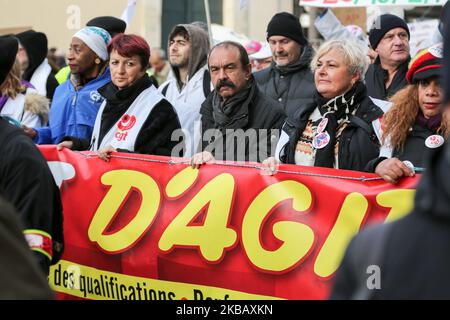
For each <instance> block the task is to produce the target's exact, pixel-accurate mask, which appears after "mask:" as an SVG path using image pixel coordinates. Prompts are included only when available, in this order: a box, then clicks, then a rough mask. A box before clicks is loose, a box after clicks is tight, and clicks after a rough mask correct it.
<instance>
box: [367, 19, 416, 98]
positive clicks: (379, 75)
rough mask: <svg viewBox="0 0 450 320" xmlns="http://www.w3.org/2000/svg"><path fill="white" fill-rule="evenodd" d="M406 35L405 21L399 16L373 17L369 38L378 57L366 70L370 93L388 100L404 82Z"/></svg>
mask: <svg viewBox="0 0 450 320" xmlns="http://www.w3.org/2000/svg"><path fill="white" fill-rule="evenodd" d="M409 38H410V34H409V28H408V25H407V24H406V22H405V21H404V20H403V19H402V18H400V17H397V16H395V15H392V14H383V15H381V16H379V17H378V18H377V19H376V20H375V21H374V23H373V25H372V28H371V29H370V31H369V42H370V46H371V47H372V49H373V50H375V52H376V53H378V58H377V59H376V60H375V62H374V63H373V64H371V65H370V66H369V69H368V70H367V73H366V86H367V93H368V94H369V96H370V97H372V98H376V99H381V100H388V99H389V98H390V97H391V96H393V95H394V94H395V93H396V92H397V91H399V90H400V89H402V88H404V87H405V86H406V85H407V81H406V72H407V71H408V63H409V60H410V56H409Z"/></svg>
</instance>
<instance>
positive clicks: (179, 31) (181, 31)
mask: <svg viewBox="0 0 450 320" xmlns="http://www.w3.org/2000/svg"><path fill="white" fill-rule="evenodd" d="M176 36H182V37H183V38H184V40H186V41H189V40H190V38H189V33H188V31H187V30H186V28H185V27H183V26H176V27H175V28H174V29H173V30H172V32H171V33H170V38H169V41H172V40H173V39H174V38H175V37H176Z"/></svg>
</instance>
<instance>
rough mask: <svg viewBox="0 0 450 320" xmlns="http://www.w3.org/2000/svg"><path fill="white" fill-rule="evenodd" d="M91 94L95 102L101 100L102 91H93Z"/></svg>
mask: <svg viewBox="0 0 450 320" xmlns="http://www.w3.org/2000/svg"><path fill="white" fill-rule="evenodd" d="M89 96H90V97H91V100H92V101H94V102H99V101H100V100H101V99H102V96H101V95H100V93H98V91H91V93H90V94H89Z"/></svg>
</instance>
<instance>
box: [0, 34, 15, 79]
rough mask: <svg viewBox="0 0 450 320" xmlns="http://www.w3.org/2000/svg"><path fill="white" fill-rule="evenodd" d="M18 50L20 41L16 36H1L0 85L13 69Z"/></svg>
mask: <svg viewBox="0 0 450 320" xmlns="http://www.w3.org/2000/svg"><path fill="white" fill-rule="evenodd" d="M18 50H19V43H18V41H17V39H16V38H15V37H12V36H3V37H0V86H1V85H2V84H3V81H5V79H6V76H8V73H9V72H10V71H11V69H12V67H13V65H14V62H15V61H16V55H17V51H18Z"/></svg>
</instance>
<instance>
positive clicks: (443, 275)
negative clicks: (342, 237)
mask: <svg viewBox="0 0 450 320" xmlns="http://www.w3.org/2000/svg"><path fill="white" fill-rule="evenodd" d="M449 170H450V146H449V145H448V144H447V145H446V146H445V147H444V148H439V149H438V150H436V152H434V153H433V155H432V157H431V163H430V166H429V168H428V169H427V172H426V173H425V174H424V175H423V177H422V179H421V181H420V183H419V186H418V188H417V191H416V196H415V200H414V209H413V211H412V213H410V214H409V215H407V216H406V217H404V218H402V219H400V220H398V221H395V222H393V223H390V224H386V225H377V226H375V227H371V228H368V229H366V230H364V231H362V232H361V233H360V234H358V235H357V236H356V237H355V238H354V239H353V240H352V241H351V242H350V245H349V246H348V248H347V252H346V253H345V256H344V260H343V262H342V265H341V267H340V268H339V270H338V273H337V275H336V278H335V286H334V289H333V292H332V295H331V298H333V299H355V298H359V299H361V298H363V299H450V290H449V288H450V273H449V270H450V255H449V254H448V252H449V250H450V211H449V208H450V179H448V173H449ZM374 253H375V254H374ZM371 265H375V266H379V268H380V269H379V270H380V271H381V273H380V275H381V278H380V285H381V288H380V289H379V290H367V286H366V285H367V279H368V276H370V274H368V273H367V268H368V267H369V266H371Z"/></svg>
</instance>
